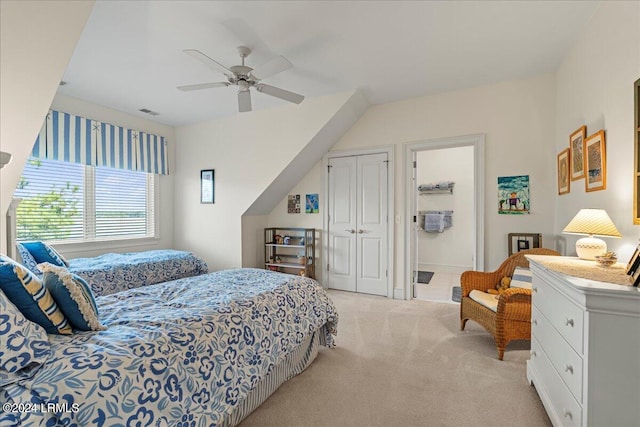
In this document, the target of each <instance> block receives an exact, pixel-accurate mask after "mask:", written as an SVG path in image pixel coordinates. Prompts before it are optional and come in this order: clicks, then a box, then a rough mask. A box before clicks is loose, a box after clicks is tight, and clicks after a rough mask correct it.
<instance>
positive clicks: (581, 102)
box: [554, 2, 640, 261]
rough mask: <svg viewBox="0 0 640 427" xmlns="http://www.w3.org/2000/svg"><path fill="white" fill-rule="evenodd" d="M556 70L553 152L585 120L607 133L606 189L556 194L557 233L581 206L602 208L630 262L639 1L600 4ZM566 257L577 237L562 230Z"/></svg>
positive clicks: (615, 244) (616, 247) (637, 231)
mask: <svg viewBox="0 0 640 427" xmlns="http://www.w3.org/2000/svg"><path fill="white" fill-rule="evenodd" d="M585 28H586V30H585V32H584V34H583V35H582V37H581V38H580V40H579V41H578V42H577V43H576V45H575V46H574V47H573V49H572V50H571V52H570V53H569V55H568V56H567V57H566V58H565V60H564V61H563V62H562V64H561V66H560V68H559V69H558V72H557V83H556V85H557V98H556V112H557V113H556V128H555V138H554V141H555V151H556V153H558V152H560V151H561V150H563V149H564V148H566V147H568V146H569V134H570V133H571V132H573V131H574V130H576V129H577V128H579V127H580V126H582V125H586V126H587V135H590V134H592V133H594V132H596V131H598V130H600V129H604V130H605V133H606V150H607V151H606V154H607V189H606V190H603V191H596V192H590V193H587V192H585V190H584V179H582V180H578V181H573V182H571V192H570V193H569V194H566V195H562V196H556V212H555V218H556V221H555V232H556V233H557V234H559V235H561V233H562V229H563V228H564V227H565V226H566V225H567V224H568V223H569V221H570V220H571V218H573V216H574V215H575V214H576V213H577V212H578V210H579V209H581V208H601V209H606V211H607V213H608V214H609V216H610V217H611V219H612V220H613V222H614V223H615V225H616V227H617V228H618V230H619V231H620V233H621V234H622V235H623V238H622V239H607V238H605V239H604V240H605V241H606V242H607V244H608V246H609V249H610V250H613V251H616V252H617V253H618V257H619V260H620V261H627V260H628V259H629V257H630V256H631V254H632V250H633V249H634V248H635V246H636V244H637V241H638V237H640V228H639V227H638V226H634V225H633V221H632V216H633V203H632V202H633V82H634V81H635V80H637V79H638V78H639V77H640V3H639V2H603V4H602V5H601V6H600V8H599V9H598V11H597V12H596V13H595V14H594V16H593V17H592V19H591V22H590V24H589V25H587V26H586V27H585ZM562 236H563V238H565V239H566V241H565V242H564V243H563V246H566V250H567V255H575V242H576V240H577V239H578V238H579V236H571V235H562Z"/></svg>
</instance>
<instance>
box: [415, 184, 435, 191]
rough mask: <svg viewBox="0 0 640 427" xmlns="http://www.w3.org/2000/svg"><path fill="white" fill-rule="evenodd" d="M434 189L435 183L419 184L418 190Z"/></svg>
mask: <svg viewBox="0 0 640 427" xmlns="http://www.w3.org/2000/svg"><path fill="white" fill-rule="evenodd" d="M429 190H433V184H421V185H419V186H418V191H429Z"/></svg>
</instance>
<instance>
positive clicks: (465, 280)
mask: <svg viewBox="0 0 640 427" xmlns="http://www.w3.org/2000/svg"><path fill="white" fill-rule="evenodd" d="M501 278H502V275H501V274H500V273H499V272H497V271H492V272H484V271H472V270H469V271H465V272H464V273H462V275H461V276H460V287H461V288H462V296H463V297H466V296H469V294H470V293H471V291H473V290H474V289H476V290H479V291H482V292H486V291H487V289H495V287H496V285H497V284H498V281H499V280H500V279H501Z"/></svg>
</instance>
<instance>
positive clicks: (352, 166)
mask: <svg viewBox="0 0 640 427" xmlns="http://www.w3.org/2000/svg"><path fill="white" fill-rule="evenodd" d="M329 170H330V172H329V197H328V201H329V221H328V223H329V230H328V231H329V233H328V234H329V263H328V264H329V265H328V269H329V271H328V273H329V277H328V279H329V287H330V288H332V289H340V290H343V291H351V292H356V229H357V226H356V201H357V198H356V157H355V156H351V157H338V158H332V159H329Z"/></svg>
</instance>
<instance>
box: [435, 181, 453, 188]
mask: <svg viewBox="0 0 640 427" xmlns="http://www.w3.org/2000/svg"><path fill="white" fill-rule="evenodd" d="M451 187H453V182H452V181H440V182H439V183H437V184H436V188H437V189H438V190H448V189H450V188H451Z"/></svg>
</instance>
